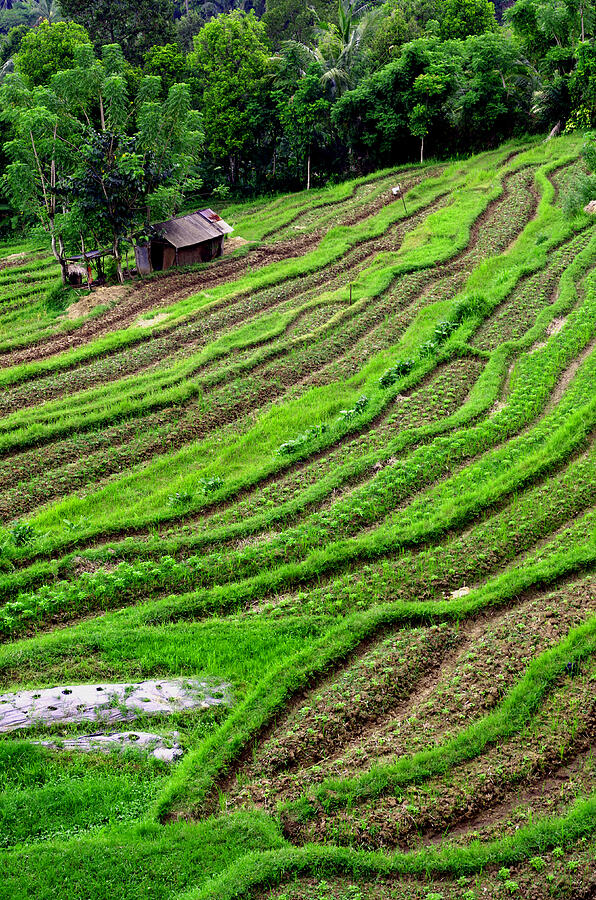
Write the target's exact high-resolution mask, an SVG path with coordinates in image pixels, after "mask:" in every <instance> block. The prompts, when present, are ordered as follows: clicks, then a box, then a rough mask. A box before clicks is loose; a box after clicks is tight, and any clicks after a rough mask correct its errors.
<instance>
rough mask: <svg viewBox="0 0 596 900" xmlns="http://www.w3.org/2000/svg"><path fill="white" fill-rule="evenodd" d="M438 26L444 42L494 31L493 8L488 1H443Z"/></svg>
mask: <svg viewBox="0 0 596 900" xmlns="http://www.w3.org/2000/svg"><path fill="white" fill-rule="evenodd" d="M440 24H441V35H442V37H443V38H444V39H445V40H450V39H452V38H466V37H468V36H469V35H471V34H484V32H486V31H494V30H495V28H496V27H497V20H496V19H495V7H494V5H493V4H492V3H490V2H489V0H445V2H444V4H443V13H442V16H441V19H440Z"/></svg>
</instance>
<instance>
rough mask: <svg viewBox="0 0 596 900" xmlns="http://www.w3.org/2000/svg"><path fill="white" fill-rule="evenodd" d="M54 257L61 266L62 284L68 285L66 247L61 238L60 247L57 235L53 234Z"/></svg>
mask: <svg viewBox="0 0 596 900" xmlns="http://www.w3.org/2000/svg"><path fill="white" fill-rule="evenodd" d="M52 255H53V257H54V259H55V260H56V262H57V263H59V264H60V275H61V276H62V284H66V282H67V277H66V262H65V260H64V246H63V244H62V238H59V246H58V244H57V241H56V235H55V234H54V233H52Z"/></svg>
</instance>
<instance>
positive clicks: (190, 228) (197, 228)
mask: <svg viewBox="0 0 596 900" xmlns="http://www.w3.org/2000/svg"><path fill="white" fill-rule="evenodd" d="M155 228H156V230H157V231H158V232H159V233H160V234H161V235H163V237H164V239H165V240H166V241H168V243H169V244H172V246H173V247H176V249H177V250H179V249H180V248H181V247H192V246H193V245H194V244H202V243H203V241H211V240H213V238H217V237H221V236H222V234H229V233H230V232H231V231H233V230H234V229H233V228H232V227H231V226H230V225H228V224H227V222H224V220H223V219H222V218H221V216H218V214H217V213H216V212H213V210H212V209H201V210H197V212H194V213H189V214H188V215H187V216H179V217H178V218H177V219H169V220H168V221H167V222H161V223H160V224H159V225H156V226H155Z"/></svg>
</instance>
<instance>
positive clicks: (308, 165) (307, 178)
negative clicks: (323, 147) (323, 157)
mask: <svg viewBox="0 0 596 900" xmlns="http://www.w3.org/2000/svg"><path fill="white" fill-rule="evenodd" d="M306 190H307V191H310V150H309V151H308V159H307V160H306Z"/></svg>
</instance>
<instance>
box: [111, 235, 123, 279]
mask: <svg viewBox="0 0 596 900" xmlns="http://www.w3.org/2000/svg"><path fill="white" fill-rule="evenodd" d="M112 248H113V251H114V259H115V260H116V273H117V275H118V282H119V284H124V275H123V274H122V260H121V258H120V250H119V249H118V238H115V239H114V243H113V245H112Z"/></svg>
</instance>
